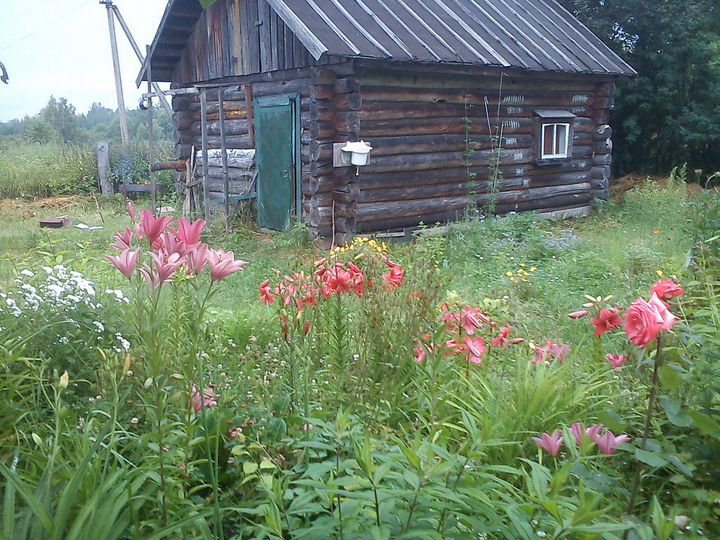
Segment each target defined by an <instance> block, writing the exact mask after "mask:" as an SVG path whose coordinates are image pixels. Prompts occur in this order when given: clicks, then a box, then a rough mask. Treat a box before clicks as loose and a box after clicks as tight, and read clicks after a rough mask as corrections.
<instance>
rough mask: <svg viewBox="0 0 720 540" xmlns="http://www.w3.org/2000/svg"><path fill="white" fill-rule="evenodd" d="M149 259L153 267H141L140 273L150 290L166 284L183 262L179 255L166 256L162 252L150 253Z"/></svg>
mask: <svg viewBox="0 0 720 540" xmlns="http://www.w3.org/2000/svg"><path fill="white" fill-rule="evenodd" d="M150 257H151V258H152V260H153V263H154V264H153V267H152V268H150V267H148V266H145V267H143V268H142V269H141V270H140V273H141V274H142V275H143V277H144V278H145V281H147V283H148V285H149V286H150V288H151V289H153V290H156V289H158V288H160V287H162V286H163V284H165V283H168V282H169V281H170V280H171V279H172V277H173V276H174V275H175V273H176V272H177V270H178V268H180V267H181V266H182V265H183V263H184V262H185V261H184V259H183V258H182V257H180V255H178V254H177V253H173V254H171V255H168V254H166V253H164V252H163V251H159V252H158V253H152V254H151V255H150Z"/></svg>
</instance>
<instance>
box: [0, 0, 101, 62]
mask: <svg viewBox="0 0 720 540" xmlns="http://www.w3.org/2000/svg"><path fill="white" fill-rule="evenodd" d="M94 1H95V0H85V1H83V2H82V3H81V4H78V5H77V6H75V7H74V8H73V9H71V10H70V11H66V12H65V13H63V14H62V15H59V16H58V17H55V18H54V19H53V20H51V21H50V22H48V23H47V24H46V25H44V26H41V27H40V28H38V29H36V30H33V31H32V32H30V33H29V34H25V35H24V36H22V37H20V38H18V39H16V40H14V41H13V43H11V44H10V45H6V46H5V47H1V48H0V52H3V51H6V50H8V49H11V48H12V47H15V46H16V45H17V44H18V43H20V42H22V41H25V40H27V39H29V38H31V37H33V36H35V35H37V34H39V33H40V32H43V31H44V30H47V29H48V28H50V27H51V26H52V25H54V24H55V23H56V22H58V21H60V20H62V19H64V18H65V17H68V16H70V15H72V14H73V13H76V12H77V11H80V10H81V9H82V8H84V7H85V6H86V5H88V4H90V3H91V2H94Z"/></svg>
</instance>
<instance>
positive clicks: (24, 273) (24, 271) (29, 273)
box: [20, 269, 35, 277]
mask: <svg viewBox="0 0 720 540" xmlns="http://www.w3.org/2000/svg"><path fill="white" fill-rule="evenodd" d="M20 275H21V276H25V277H35V274H34V273H32V272H31V271H30V270H28V269H25V270H23V271H22V272H20Z"/></svg>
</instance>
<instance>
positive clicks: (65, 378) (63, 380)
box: [58, 370, 70, 390]
mask: <svg viewBox="0 0 720 540" xmlns="http://www.w3.org/2000/svg"><path fill="white" fill-rule="evenodd" d="M69 382H70V375H68V372H67V370H65V373H63V374H62V375H60V382H59V383H58V387H59V388H60V390H65V389H66V388H67V387H68V383H69Z"/></svg>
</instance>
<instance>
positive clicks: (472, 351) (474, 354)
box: [465, 337, 487, 365]
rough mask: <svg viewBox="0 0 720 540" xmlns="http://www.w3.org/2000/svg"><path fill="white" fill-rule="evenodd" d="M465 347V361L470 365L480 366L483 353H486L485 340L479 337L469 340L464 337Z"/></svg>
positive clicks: (469, 338)
mask: <svg viewBox="0 0 720 540" xmlns="http://www.w3.org/2000/svg"><path fill="white" fill-rule="evenodd" d="M465 346H466V347H467V351H468V355H467V361H468V362H470V363H472V364H478V365H480V364H482V362H483V357H484V356H485V353H486V352H487V346H486V345H485V340H484V339H483V338H481V337H476V338H471V337H466V338H465Z"/></svg>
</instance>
